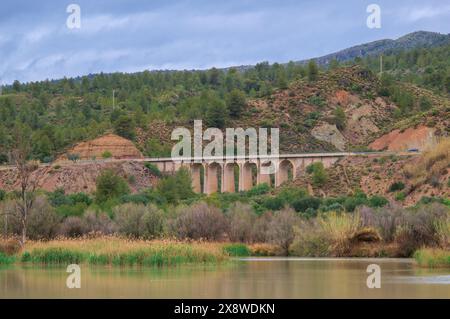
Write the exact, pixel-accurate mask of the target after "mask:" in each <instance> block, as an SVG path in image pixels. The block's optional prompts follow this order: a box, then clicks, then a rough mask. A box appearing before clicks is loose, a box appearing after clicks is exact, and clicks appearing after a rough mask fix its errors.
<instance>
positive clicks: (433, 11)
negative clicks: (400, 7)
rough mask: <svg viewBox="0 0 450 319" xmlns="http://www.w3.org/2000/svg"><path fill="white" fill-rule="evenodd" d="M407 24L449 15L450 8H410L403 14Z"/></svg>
mask: <svg viewBox="0 0 450 319" xmlns="http://www.w3.org/2000/svg"><path fill="white" fill-rule="evenodd" d="M404 14H405V17H406V19H407V20H408V21H409V22H416V21H419V20H423V19H430V18H435V17H437V16H442V15H447V14H450V6H442V7H421V8H411V9H408V10H406V12H405V13H404Z"/></svg>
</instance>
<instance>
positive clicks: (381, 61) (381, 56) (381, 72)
mask: <svg viewBox="0 0 450 319" xmlns="http://www.w3.org/2000/svg"><path fill="white" fill-rule="evenodd" d="M382 75H383V55H382V54H381V55H380V77H381V76H382Z"/></svg>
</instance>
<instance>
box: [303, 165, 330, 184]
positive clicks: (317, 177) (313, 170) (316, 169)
mask: <svg viewBox="0 0 450 319" xmlns="http://www.w3.org/2000/svg"><path fill="white" fill-rule="evenodd" d="M306 172H307V173H308V174H312V180H313V183H314V185H316V186H323V185H324V184H325V183H326V182H327V180H328V174H327V172H326V170H325V167H324V166H323V163H322V162H316V163H312V164H309V165H308V166H307V167H306Z"/></svg>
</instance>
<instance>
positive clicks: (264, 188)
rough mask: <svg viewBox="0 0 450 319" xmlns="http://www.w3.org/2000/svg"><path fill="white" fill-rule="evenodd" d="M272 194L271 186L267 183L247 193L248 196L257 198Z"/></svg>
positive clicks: (256, 186)
mask: <svg viewBox="0 0 450 319" xmlns="http://www.w3.org/2000/svg"><path fill="white" fill-rule="evenodd" d="M268 192H270V186H269V184H267V183H262V184H259V185H255V186H253V187H252V188H251V189H250V190H249V191H247V196H249V197H252V196H257V195H264V194H267V193H268Z"/></svg>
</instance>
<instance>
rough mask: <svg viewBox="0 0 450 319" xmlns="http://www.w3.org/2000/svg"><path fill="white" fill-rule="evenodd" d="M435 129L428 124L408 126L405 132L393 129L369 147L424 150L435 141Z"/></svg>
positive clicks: (379, 149) (376, 148) (378, 149)
mask: <svg viewBox="0 0 450 319" xmlns="http://www.w3.org/2000/svg"><path fill="white" fill-rule="evenodd" d="M434 131H435V129H434V128H430V127H426V126H419V127H417V128H408V129H406V130H405V131H403V132H401V131H400V130H393V131H392V132H390V133H388V134H385V135H383V136H381V137H380V138H378V139H376V140H375V141H373V142H372V143H371V144H370V145H369V147H370V148H371V149H373V150H376V151H381V150H388V151H406V150H408V149H411V148H417V149H419V150H423V149H425V148H426V147H427V146H430V145H433V143H435V136H434Z"/></svg>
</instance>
